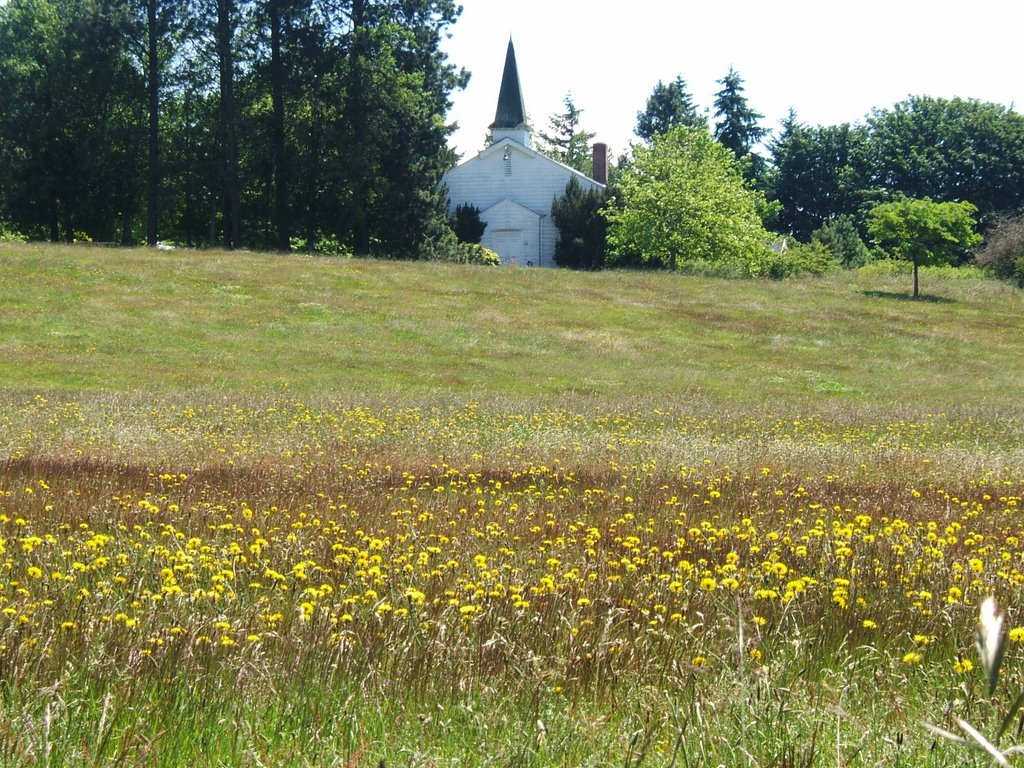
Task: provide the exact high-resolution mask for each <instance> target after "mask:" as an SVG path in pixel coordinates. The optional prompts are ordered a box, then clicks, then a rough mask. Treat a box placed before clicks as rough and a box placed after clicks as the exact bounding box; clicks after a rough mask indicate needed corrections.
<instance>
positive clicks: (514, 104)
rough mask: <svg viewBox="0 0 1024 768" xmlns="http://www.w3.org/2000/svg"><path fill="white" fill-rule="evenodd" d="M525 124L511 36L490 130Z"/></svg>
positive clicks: (521, 93)
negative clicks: (496, 106)
mask: <svg viewBox="0 0 1024 768" xmlns="http://www.w3.org/2000/svg"><path fill="white" fill-rule="evenodd" d="M525 125H526V106H525V105H524V104H523V91H522V88H521V87H520V86H519V68H518V67H517V66H516V50H515V48H514V47H513V46H512V38H509V41H508V52H507V53H506V54H505V71H504V72H503V73H502V75H501V90H500V91H499V92H498V108H497V110H495V113H494V122H493V123H492V124H491V126H490V128H491V130H501V129H503V128H521V127H524V126H525Z"/></svg>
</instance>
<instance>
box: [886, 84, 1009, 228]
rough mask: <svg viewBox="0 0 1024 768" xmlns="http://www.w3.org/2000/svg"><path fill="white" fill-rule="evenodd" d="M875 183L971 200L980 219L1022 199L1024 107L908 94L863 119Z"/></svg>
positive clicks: (902, 190) (893, 190) (942, 198)
mask: <svg viewBox="0 0 1024 768" xmlns="http://www.w3.org/2000/svg"><path fill="white" fill-rule="evenodd" d="M868 127H869V130H870V147H869V149H870V155H871V157H870V163H871V168H872V173H873V177H874V178H873V180H872V181H873V185H874V186H875V187H877V188H878V189H880V190H883V191H885V192H887V193H889V194H890V195H893V194H903V195H906V196H907V197H915V198H923V197H929V198H931V199H933V200H938V201H959V200H970V201H971V202H972V203H974V204H975V205H976V206H977V207H978V211H979V214H980V217H981V220H982V222H985V221H987V220H988V219H989V218H990V217H992V216H995V215H998V214H1003V213H1013V212H1016V211H1019V210H1020V209H1021V208H1022V207H1024V115H1021V114H1019V113H1017V112H1014V111H1013V110H1011V109H1007V108H1006V107H1003V106H1001V105H999V104H991V103H987V102H982V101H978V100H974V99H959V98H957V99H940V98H932V97H928V96H912V97H910V98H909V99H907V100H906V101H903V102H900V103H899V104H896V105H895V106H894V107H893V108H892V109H888V110H876V111H874V112H873V113H872V115H871V117H870V118H869V119H868Z"/></svg>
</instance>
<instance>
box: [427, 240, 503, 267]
mask: <svg viewBox="0 0 1024 768" xmlns="http://www.w3.org/2000/svg"><path fill="white" fill-rule="evenodd" d="M450 238H451V239H450V240H444V241H443V242H438V243H435V244H434V247H433V248H432V249H430V250H429V251H425V252H424V254H423V258H424V259H427V260H428V261H447V262H449V263H452V264H482V265H484V266H494V267H496V266H498V265H499V264H501V257H499V256H498V254H496V253H495V252H494V251H492V250H491V249H490V248H484V247H483V246H482V245H480V244H479V243H460V242H457V241H456V240H455V236H454V235H450Z"/></svg>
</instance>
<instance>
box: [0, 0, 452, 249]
mask: <svg viewBox="0 0 1024 768" xmlns="http://www.w3.org/2000/svg"><path fill="white" fill-rule="evenodd" d="M459 11H460V8H459V7H458V6H457V5H456V4H455V3H454V2H452V1H451V0H9V1H8V2H7V4H6V5H4V6H3V7H0V222H2V221H5V220H6V221H7V222H9V223H10V225H12V226H13V227H14V228H15V229H16V230H18V231H19V232H21V233H23V234H25V235H27V236H29V237H32V238H37V239H50V240H54V241H72V240H75V239H80V238H88V239H92V240H96V241H109V242H116V243H123V244H135V243H140V242H148V243H150V244H156V243H157V241H158V240H160V241H165V240H166V241H173V242H177V243H182V244H186V245H189V246H195V245H221V246H224V247H227V248H236V247H243V246H244V247H251V248H268V249H279V250H288V249H289V248H292V247H299V248H303V249H308V250H311V251H312V250H317V251H327V252H350V253H359V254H370V253H373V254H378V255H383V256H394V257H401V256H410V255H418V254H420V253H422V252H423V250H424V249H425V248H429V246H430V243H431V242H432V241H434V240H435V239H437V238H439V237H442V234H443V231H445V230H447V227H446V216H445V208H446V200H445V199H444V198H443V193H442V192H441V191H440V190H439V188H438V183H439V181H440V179H441V176H442V174H443V173H444V171H445V170H447V168H448V167H449V166H450V165H451V164H452V162H453V160H454V157H453V155H452V153H451V151H450V150H449V149H448V148H447V144H446V140H447V137H448V135H449V133H450V128H449V127H448V126H447V125H446V121H445V114H446V113H447V111H448V109H449V107H450V101H449V96H450V94H451V92H452V91H453V90H454V89H456V88H459V87H461V86H463V85H464V83H465V80H466V78H467V77H468V76H467V74H466V73H465V72H464V71H462V70H460V69H458V68H456V67H455V66H453V65H451V64H450V63H448V61H447V60H446V57H445V55H444V53H443V52H442V51H441V50H440V45H439V44H440V40H441V39H442V36H443V35H444V34H445V32H446V30H447V28H448V27H449V26H450V25H451V24H453V23H454V21H455V19H456V18H457V16H458V13H459Z"/></svg>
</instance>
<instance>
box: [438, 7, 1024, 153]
mask: <svg viewBox="0 0 1024 768" xmlns="http://www.w3.org/2000/svg"><path fill="white" fill-rule="evenodd" d="M462 5H463V13H462V16H461V17H460V18H459V20H458V21H457V22H456V23H455V25H454V26H453V27H452V28H451V29H450V33H451V38H450V39H449V40H447V41H446V42H445V44H444V47H445V50H446V52H447V53H448V56H449V60H450V61H451V62H452V63H454V64H457V65H459V66H462V67H465V68H466V69H468V70H469V71H470V72H471V73H472V78H471V80H470V83H469V87H468V88H467V89H466V90H464V91H461V92H458V93H456V94H454V97H453V101H454V106H453V108H452V110H451V112H450V113H449V115H448V119H449V122H451V121H457V122H458V124H459V130H458V131H457V132H456V133H455V134H454V136H453V137H452V139H451V142H450V143H451V144H452V146H453V147H455V148H456V150H457V151H459V152H460V153H462V154H463V155H467V153H473V152H475V151H477V150H479V149H481V148H482V147H483V140H484V136H485V134H486V131H487V126H488V125H489V124H490V123H491V122H492V121H493V119H494V109H495V106H496V103H497V99H498V88H499V85H500V83H501V72H502V67H503V66H504V63H505V49H506V46H507V45H508V40H509V37H510V36H511V37H512V39H513V41H514V43H515V48H516V58H517V60H518V63H519V77H520V82H521V84H522V88H523V97H524V99H525V101H526V109H527V112H528V113H529V115H530V118H531V120H532V122H533V125H534V127H535V129H541V130H544V129H547V127H548V119H549V118H550V116H551V115H552V114H553V113H555V112H558V111H562V109H563V104H562V102H563V99H564V98H565V95H566V93H567V92H571V93H572V96H573V100H574V101H575V103H576V106H577V107H578V108H580V109H582V110H583V115H582V119H581V125H582V127H583V128H585V129H586V130H588V131H593V132H595V133H596V134H597V140H598V141H604V142H606V143H608V144H609V145H610V147H611V150H612V152H613V153H614V154H615V155H619V154H622V153H623V152H624V151H625V150H626V149H627V148H628V146H629V143H630V142H631V141H636V137H635V136H634V135H633V128H634V127H635V125H636V114H637V112H638V111H640V110H641V109H643V107H644V104H645V102H646V100H647V97H648V96H649V95H650V93H651V91H652V90H653V88H654V85H655V83H657V82H658V80H662V81H664V82H668V81H670V80H672V79H674V78H675V77H676V75H682V77H683V79H685V80H686V82H687V85H688V86H689V90H690V93H691V94H693V97H694V100H695V101H696V103H697V104H698V105H699V106H700V107H701V108H708V109H709V114H710V113H712V112H713V110H711V109H710V108H711V106H712V103H713V100H714V94H715V92H716V91H717V90H718V89H719V88H720V86H719V85H718V83H717V82H716V81H717V80H719V79H721V78H722V76H723V75H725V73H726V72H727V71H728V69H729V67H730V66H732V67H734V68H735V69H736V71H737V72H739V74H740V76H741V77H742V78H743V79H744V81H745V89H746V91H745V93H746V96H747V99H748V101H749V103H750V105H751V107H753V108H754V109H756V110H757V111H758V112H760V113H762V114H763V115H764V116H765V117H764V120H763V121H762V125H764V126H765V127H767V128H769V129H772V130H775V129H776V128H777V127H778V124H779V121H780V120H781V119H782V118H783V117H785V115H786V113H787V112H788V111H789V108H790V107H793V108H795V109H796V111H797V116H798V117H799V119H800V120H801V121H803V122H806V123H810V124H820V125H834V124H837V123H843V122H857V121H863V120H864V118H865V117H866V115H867V114H868V113H869V112H870V111H871V109H872V108H873V107H882V108H884V107H891V106H892V105H893V104H895V103H896V102H898V101H901V100H903V99H905V98H907V96H909V95H911V94H913V95H927V96H941V97H946V98H951V97H953V96H962V97H965V98H966V97H973V98H978V99H982V100H984V101H994V102H997V103H1000V104H1004V105H1006V106H1014V108H1015V109H1017V110H1018V111H1024V44H1022V40H1024V3H1021V1H1020V0H999V1H998V2H997V1H996V0H970V1H964V0H962V1H961V2H948V1H947V0H932V1H931V2H922V1H920V0H855V1H854V2H850V1H849V0H847V1H846V2H842V3H839V2H834V0H832V1H830V0H817V2H814V1H812V0H775V2H765V1H763V0H762V1H761V2H758V1H757V0H731V1H730V2H724V1H723V0H713V1H712V2H699V3H696V2H686V1H685V0H676V1H674V2H671V1H670V2H664V1H663V0H659V1H657V2H656V1H655V0H630V1H629V2H614V3H613V2H603V1H602V0H590V1H589V2H588V1H587V0H516V2H514V3H500V2H497V0H462Z"/></svg>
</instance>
